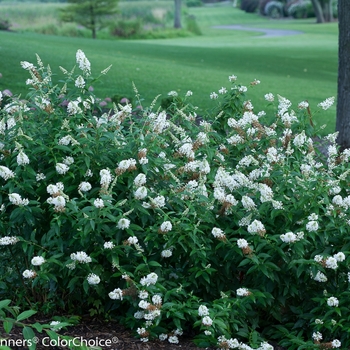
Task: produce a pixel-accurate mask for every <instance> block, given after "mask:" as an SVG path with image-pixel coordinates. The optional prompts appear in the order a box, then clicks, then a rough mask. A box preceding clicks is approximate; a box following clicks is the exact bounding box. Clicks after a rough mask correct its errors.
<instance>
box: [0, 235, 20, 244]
mask: <svg viewBox="0 0 350 350" xmlns="http://www.w3.org/2000/svg"><path fill="white" fill-rule="evenodd" d="M18 241H19V239H18V237H16V236H5V237H1V238H0V245H13V244H16V243H17V242H18Z"/></svg>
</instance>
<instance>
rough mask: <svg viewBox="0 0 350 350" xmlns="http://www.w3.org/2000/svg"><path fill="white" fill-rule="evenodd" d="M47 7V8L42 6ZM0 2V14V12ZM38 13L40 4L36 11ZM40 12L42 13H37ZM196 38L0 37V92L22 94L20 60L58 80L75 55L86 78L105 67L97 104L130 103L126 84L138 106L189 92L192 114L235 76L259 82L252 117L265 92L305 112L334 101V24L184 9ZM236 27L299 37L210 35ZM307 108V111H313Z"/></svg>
mask: <svg viewBox="0 0 350 350" xmlns="http://www.w3.org/2000/svg"><path fill="white" fill-rule="evenodd" d="M48 5H52V4H48ZM1 6H2V5H1V3H0V11H1ZM38 6H46V4H42V3H41V4H38ZM41 11H43V10H41ZM186 11H187V12H188V13H189V14H193V15H194V16H195V17H196V20H197V23H198V25H199V26H200V27H201V30H202V32H203V35H202V36H199V37H187V38H178V39H158V40H134V41H132V40H95V41H94V40H91V39H83V38H68V37H57V36H44V35H39V34H33V33H26V32H20V33H19V32H0V72H1V73H2V75H3V77H2V79H0V89H1V90H4V89H5V88H8V89H10V90H11V91H13V92H14V93H21V94H22V96H24V95H25V93H26V86H25V80H26V79H27V78H28V76H27V72H26V71H23V70H22V69H21V67H20V65H19V62H20V61H23V60H26V61H30V62H34V61H35V53H38V54H39V56H40V57H41V58H42V60H43V61H44V63H45V64H50V66H51V68H52V70H53V71H54V72H56V73H59V69H58V66H60V65H61V66H63V67H65V68H67V69H70V68H71V67H72V66H73V65H74V64H75V52H76V50H77V49H82V50H83V51H84V52H85V54H86V55H87V57H88V58H89V60H90V61H91V64H92V70H93V74H94V75H98V73H99V71H100V70H102V69H104V68H105V67H107V66H108V65H110V64H113V67H112V70H111V71H110V72H109V73H108V75H107V76H105V77H104V78H103V83H101V84H99V85H98V86H95V88H96V89H95V91H96V93H97V94H98V95H99V96H101V97H107V96H112V95H114V94H120V95H125V96H131V97H132V96H133V95H134V93H133V89H132V82H134V83H135V85H136V86H137V88H138V90H139V92H140V94H141V95H142V96H143V97H144V98H145V103H146V104H148V103H150V102H151V101H152V100H153V98H154V97H155V96H156V95H158V94H162V96H163V97H164V96H166V95H167V93H168V92H169V91H170V90H177V91H178V92H179V93H180V94H185V93H186V91H187V90H192V91H193V103H194V104H196V105H198V106H200V113H204V110H205V109H207V108H210V106H212V104H213V101H211V100H210V99H209V94H210V93H211V92H212V91H217V90H218V89H220V88H221V87H222V86H226V87H229V83H228V76H229V75H231V74H235V75H237V76H238V78H239V81H238V83H241V84H243V85H248V84H249V82H250V81H252V80H254V79H259V80H260V81H261V84H260V85H259V86H257V87H255V88H254V91H252V93H251V94H250V93H249V98H250V99H252V101H253V104H254V105H255V108H256V110H257V111H258V110H260V109H263V108H264V107H265V102H264V99H263V96H264V94H265V93H268V92H272V93H274V94H280V95H282V96H285V97H287V98H289V99H290V100H291V101H292V102H293V103H294V106H296V104H297V103H298V102H300V101H302V100H305V99H306V100H308V101H309V102H310V104H311V106H312V107H316V105H317V103H319V102H321V101H322V100H324V99H325V98H327V97H330V96H336V89H337V86H336V83H337V41H338V32H337V24H335V23H334V24H324V25H316V24H314V20H298V21H296V20H268V19H265V18H262V17H259V16H258V15H256V14H246V13H244V12H242V11H240V10H239V9H235V8H232V7H231V6H226V7H224V6H217V7H202V8H189V9H187V10H186ZM222 24H244V25H247V26H254V27H256V28H280V29H292V30H301V31H303V32H304V34H302V35H295V36H287V37H275V38H259V37H257V36H259V35H261V33H258V32H256V33H255V32H246V31H234V30H223V29H213V28H212V27H213V26H215V25H222ZM314 109H315V108H314ZM314 118H315V120H316V122H318V124H319V125H322V124H324V123H327V124H328V128H327V131H329V132H332V131H333V130H334V125H335V107H332V108H331V109H330V110H329V111H327V112H326V113H325V114H322V116H321V115H320V116H318V115H316V116H315V117H314Z"/></svg>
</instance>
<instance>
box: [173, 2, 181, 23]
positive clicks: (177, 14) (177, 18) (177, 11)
mask: <svg viewBox="0 0 350 350" xmlns="http://www.w3.org/2000/svg"><path fill="white" fill-rule="evenodd" d="M174 1H175V16H174V17H175V18H174V28H181V0H174Z"/></svg>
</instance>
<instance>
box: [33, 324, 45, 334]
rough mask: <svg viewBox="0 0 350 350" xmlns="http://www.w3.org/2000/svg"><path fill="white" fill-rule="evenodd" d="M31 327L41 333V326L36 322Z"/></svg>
mask: <svg viewBox="0 0 350 350" xmlns="http://www.w3.org/2000/svg"><path fill="white" fill-rule="evenodd" d="M32 327H33V328H35V329H36V330H37V331H38V332H39V333H41V332H42V331H43V326H42V325H41V324H40V323H38V322H35V323H34V324H32Z"/></svg>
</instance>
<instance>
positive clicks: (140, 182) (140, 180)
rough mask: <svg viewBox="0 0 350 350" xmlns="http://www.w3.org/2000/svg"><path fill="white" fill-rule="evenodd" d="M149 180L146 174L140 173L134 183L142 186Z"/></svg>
mask: <svg viewBox="0 0 350 350" xmlns="http://www.w3.org/2000/svg"><path fill="white" fill-rule="evenodd" d="M146 182H147V178H146V175H145V174H142V173H140V174H138V175H137V176H136V177H135V179H134V185H135V186H136V187H142V186H143V185H145V184H146Z"/></svg>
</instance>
